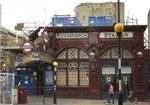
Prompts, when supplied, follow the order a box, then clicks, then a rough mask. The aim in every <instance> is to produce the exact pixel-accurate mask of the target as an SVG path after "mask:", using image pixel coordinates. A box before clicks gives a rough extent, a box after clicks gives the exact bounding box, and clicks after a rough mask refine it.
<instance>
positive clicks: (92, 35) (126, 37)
mask: <svg viewBox="0 0 150 105" xmlns="http://www.w3.org/2000/svg"><path fill="white" fill-rule="evenodd" d="M40 29H41V28H39V29H37V30H36V31H35V32H34V33H33V34H31V36H30V38H31V40H32V41H33V42H36V47H34V49H33V50H32V51H31V52H30V53H28V54H27V55H25V56H24V57H23V63H24V66H23V67H24V68H26V70H25V71H26V72H27V71H28V73H26V74H25V75H26V76H25V77H24V79H22V81H23V82H22V85H23V86H24V87H26V88H28V90H30V94H31V95H32V94H34V93H35V94H44V91H45V90H43V88H42V87H48V88H50V87H52V85H53V78H52V77H53V66H52V62H53V61H55V60H56V61H58V63H59V66H58V69H57V94H58V96H62V97H78V98H103V97H104V96H105V93H106V87H105V86H106V85H107V82H108V81H112V82H113V83H114V84H115V86H117V70H118V68H117V67H118V66H117V58H118V40H117V38H116V37H115V33H114V30H113V26H105V27H98V26H93V27H82V26H81V27H46V28H45V30H46V31H47V32H48V39H49V43H48V45H47V46H46V47H45V48H44V47H43V45H42V44H41V43H38V40H39V37H38V33H39V31H40ZM145 29H146V25H131V26H125V31H124V32H123V37H122V39H121V53H122V54H121V56H122V80H123V81H124V82H126V83H127V85H128V91H133V94H134V96H137V97H139V99H141V100H143V99H145V98H148V97H150V90H149V86H150V71H149V69H150V66H149V64H150V55H149V53H150V51H149V50H148V49H145V47H144V40H143V37H144V31H145ZM18 67H19V66H18ZM20 68H21V66H20ZM19 72H21V70H20V71H19ZM29 75H30V76H31V77H32V78H33V81H30V80H31V79H30V78H27V76H29ZM30 76H29V77H30ZM21 78H23V77H21ZM24 81H29V82H24ZM25 83H28V84H30V85H28V84H25ZM37 87H41V88H37ZM31 90H32V91H31ZM46 91H47V92H46V93H47V94H51V92H50V91H49V90H46Z"/></svg>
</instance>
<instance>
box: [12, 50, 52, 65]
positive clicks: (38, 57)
mask: <svg viewBox="0 0 150 105" xmlns="http://www.w3.org/2000/svg"><path fill="white" fill-rule="evenodd" d="M34 62H44V63H49V64H52V63H53V62H54V58H53V57H52V56H50V55H48V54H45V53H38V52H32V53H31V54H28V55H25V56H23V57H22V58H21V59H20V60H18V61H17V62H16V63H15V66H16V67H17V66H21V65H22V66H23V65H26V64H30V63H34Z"/></svg>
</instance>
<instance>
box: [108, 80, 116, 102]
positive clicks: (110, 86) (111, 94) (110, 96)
mask: <svg viewBox="0 0 150 105" xmlns="http://www.w3.org/2000/svg"><path fill="white" fill-rule="evenodd" d="M111 100H112V103H113V104H114V103H115V101H114V86H113V84H112V82H109V84H108V104H109V103H110V101H111Z"/></svg>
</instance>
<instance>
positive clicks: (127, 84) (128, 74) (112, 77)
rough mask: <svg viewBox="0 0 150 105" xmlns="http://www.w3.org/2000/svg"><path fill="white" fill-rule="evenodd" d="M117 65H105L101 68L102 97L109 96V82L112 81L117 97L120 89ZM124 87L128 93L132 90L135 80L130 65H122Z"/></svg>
mask: <svg viewBox="0 0 150 105" xmlns="http://www.w3.org/2000/svg"><path fill="white" fill-rule="evenodd" d="M117 70H118V69H117V67H115V66H107V67H106V66H103V67H102V69H101V85H100V86H101V93H100V95H101V97H102V98H106V97H107V87H108V83H109V82H110V81H111V82H112V83H113V85H114V90H115V93H116V95H115V97H117V91H118V80H117ZM121 72H122V89H123V91H125V92H126V93H125V94H126V95H127V94H129V92H130V91H132V87H133V85H132V84H133V81H132V69H131V67H130V66H122V68H121Z"/></svg>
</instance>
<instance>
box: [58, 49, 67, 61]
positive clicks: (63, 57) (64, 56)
mask: <svg viewBox="0 0 150 105" xmlns="http://www.w3.org/2000/svg"><path fill="white" fill-rule="evenodd" d="M57 58H58V59H66V51H63V52H61V53H60V54H59V55H58V57H57Z"/></svg>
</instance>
